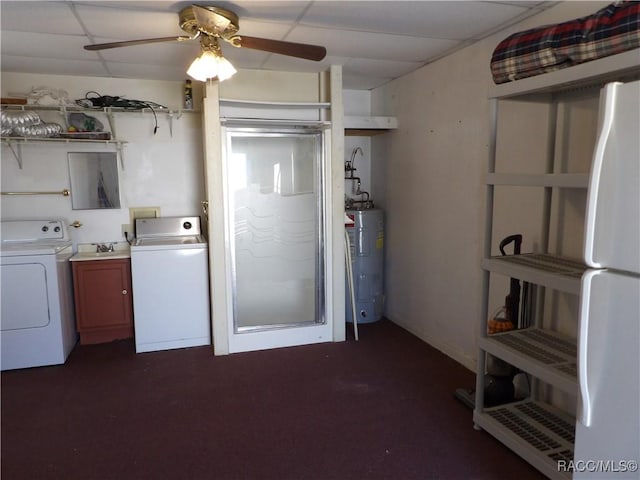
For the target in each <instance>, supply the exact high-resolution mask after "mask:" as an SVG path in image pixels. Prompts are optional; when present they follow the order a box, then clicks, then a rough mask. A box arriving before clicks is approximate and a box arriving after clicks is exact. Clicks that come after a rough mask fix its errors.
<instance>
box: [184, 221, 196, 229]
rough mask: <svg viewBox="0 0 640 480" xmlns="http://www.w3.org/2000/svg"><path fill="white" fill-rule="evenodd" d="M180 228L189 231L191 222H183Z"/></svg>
mask: <svg viewBox="0 0 640 480" xmlns="http://www.w3.org/2000/svg"><path fill="white" fill-rule="evenodd" d="M182 226H183V227H184V229H185V230H190V229H191V227H192V226H193V225H191V222H184V223H183V224H182Z"/></svg>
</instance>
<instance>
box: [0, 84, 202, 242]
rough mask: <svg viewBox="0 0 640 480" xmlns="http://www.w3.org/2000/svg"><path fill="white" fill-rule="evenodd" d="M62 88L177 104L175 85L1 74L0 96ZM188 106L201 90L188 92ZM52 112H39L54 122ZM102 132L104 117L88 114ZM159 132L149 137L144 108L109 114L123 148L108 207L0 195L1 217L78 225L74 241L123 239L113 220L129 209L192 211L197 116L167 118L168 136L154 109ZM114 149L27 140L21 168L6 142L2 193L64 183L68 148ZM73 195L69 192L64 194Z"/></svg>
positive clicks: (196, 205)
mask: <svg viewBox="0 0 640 480" xmlns="http://www.w3.org/2000/svg"><path fill="white" fill-rule="evenodd" d="M38 86H47V87H51V88H56V89H65V90H66V91H67V92H68V93H69V98H70V99H71V100H74V99H78V98H83V97H84V96H85V93H86V92H87V91H90V90H95V91H97V92H99V93H100V94H101V95H110V96H124V97H126V98H129V99H137V100H146V101H151V102H155V103H158V104H161V105H165V106H166V107H168V108H170V109H179V108H181V107H182V103H181V102H182V84H181V83H180V82H166V81H149V80H127V79H113V78H96V77H69V76H60V75H34V74H17V73H6V72H3V73H2V96H6V95H8V94H9V92H11V93H28V92H29V91H30V90H31V88H32V87H38ZM194 96H195V100H196V102H197V103H196V105H199V104H200V101H201V98H202V96H201V89H200V88H199V86H196V88H195V91H194ZM58 115H59V114H58V113H57V112H48V114H43V115H42V116H43V118H44V117H47V118H48V119H50V120H51V121H57V122H59V123H61V119H60V118H59V117H58V118H56V117H57V116H58ZM95 116H96V117H97V118H99V119H100V121H101V122H102V123H103V124H104V125H105V127H106V128H107V130H108V121H107V119H106V116H105V115H104V114H101V113H96V115H95ZM158 125H159V129H158V132H157V134H156V135H154V134H153V128H154V119H153V115H152V114H150V113H118V114H116V115H115V126H116V132H117V136H118V138H119V139H120V140H125V141H127V142H128V143H127V144H126V146H125V147H124V162H123V163H124V169H122V166H120V165H119V177H120V196H121V199H120V200H121V208H120V209H115V210H72V209H71V200H70V199H69V198H65V197H62V196H33V197H18V196H16V197H7V196H3V197H2V206H1V216H2V219H3V220H6V219H16V218H38V217H41V218H48V217H56V218H64V219H65V220H66V221H67V222H69V223H71V222H73V221H76V220H77V221H80V222H81V223H82V224H83V226H82V227H81V228H79V229H77V230H74V231H73V232H71V233H72V235H73V239H74V241H75V242H76V243H88V242H115V241H124V238H123V236H122V228H121V225H124V224H129V222H130V219H129V218H130V217H129V208H131V207H145V206H153V207H160V209H161V214H162V215H163V216H170V215H200V214H201V210H200V202H201V201H202V200H204V198H205V197H204V180H203V164H202V161H203V160H202V159H203V154H202V132H201V114H200V113H199V112H198V113H184V114H183V115H182V116H181V117H180V118H179V119H175V118H174V120H173V134H171V133H170V128H169V122H168V120H167V117H166V115H164V114H158ZM80 151H114V147H113V146H111V147H108V146H105V145H94V144H91V145H89V144H82V143H70V144H52V143H30V144H27V145H23V146H22V156H23V169H22V170H20V169H19V168H18V165H17V162H16V160H15V159H14V158H13V155H12V154H11V151H10V150H9V149H8V147H7V146H5V145H3V147H2V181H1V184H2V191H3V192H4V191H49V190H55V191H60V190H62V189H63V188H69V187H70V182H69V169H68V163H67V153H68V152H80ZM72 195H73V192H72Z"/></svg>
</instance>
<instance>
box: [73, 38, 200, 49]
mask: <svg viewBox="0 0 640 480" xmlns="http://www.w3.org/2000/svg"><path fill="white" fill-rule="evenodd" d="M184 40H192V37H159V38H143V39H141V40H127V41H125V42H111V43H96V44H94V45H85V46H84V49H85V50H107V49H109V48H119V47H130V46H132V45H144V44H146V43H161V42H176V41H178V42H182V41H184Z"/></svg>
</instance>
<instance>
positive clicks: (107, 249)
mask: <svg viewBox="0 0 640 480" xmlns="http://www.w3.org/2000/svg"><path fill="white" fill-rule="evenodd" d="M105 252H113V243H110V244H109V246H108V247H107V246H106V245H105V244H104V243H98V244H96V253H105Z"/></svg>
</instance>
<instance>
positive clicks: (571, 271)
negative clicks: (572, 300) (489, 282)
mask: <svg viewBox="0 0 640 480" xmlns="http://www.w3.org/2000/svg"><path fill="white" fill-rule="evenodd" d="M482 268H484V269H485V270H488V271H490V272H495V273H501V274H503V275H506V276H509V277H512V278H517V279H519V280H522V281H525V282H530V283H535V284H537V285H543V286H545V287H548V288H553V289H555V290H559V291H562V292H567V293H571V294H574V295H579V294H580V280H581V278H582V274H583V273H584V271H585V270H586V268H587V267H586V266H585V265H584V264H582V263H581V262H580V261H578V260H575V259H571V258H566V257H561V256H559V255H551V254H547V253H527V254H523V255H505V256H497V257H491V258H485V259H484V260H483V261H482Z"/></svg>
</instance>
